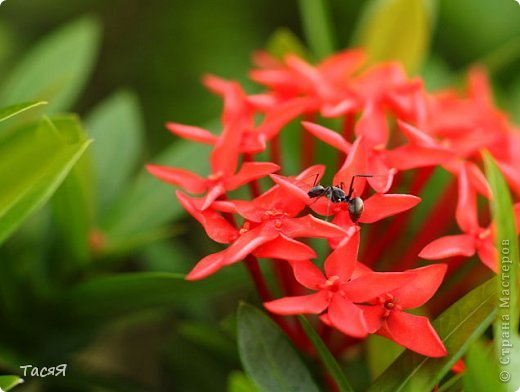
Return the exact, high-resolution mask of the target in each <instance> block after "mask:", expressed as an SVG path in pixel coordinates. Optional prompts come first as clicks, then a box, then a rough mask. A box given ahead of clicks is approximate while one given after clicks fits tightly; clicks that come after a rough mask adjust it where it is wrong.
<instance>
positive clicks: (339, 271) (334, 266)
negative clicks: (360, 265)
mask: <svg viewBox="0 0 520 392" xmlns="http://www.w3.org/2000/svg"><path fill="white" fill-rule="evenodd" d="M358 250H359V230H356V231H355V232H354V233H353V234H352V235H351V236H350V237H349V238H346V239H344V240H343V241H341V243H340V244H339V245H338V247H337V248H336V249H335V250H334V251H333V252H332V253H331V254H330V255H329V257H327V259H326V260H325V265H324V267H325V273H326V275H327V277H329V278H330V277H332V276H339V278H340V281H341V282H346V281H348V280H349V279H350V277H351V276H352V273H353V272H354V268H355V266H356V260H357V254H358Z"/></svg>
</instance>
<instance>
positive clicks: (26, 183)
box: [0, 119, 89, 243]
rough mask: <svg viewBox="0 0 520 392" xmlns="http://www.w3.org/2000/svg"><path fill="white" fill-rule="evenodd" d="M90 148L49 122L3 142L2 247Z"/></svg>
mask: <svg viewBox="0 0 520 392" xmlns="http://www.w3.org/2000/svg"><path fill="white" fill-rule="evenodd" d="M88 144H89V142H88V141H71V140H69V139H67V138H66V137H65V135H63V134H60V132H59V130H58V129H57V128H56V127H55V126H54V124H53V123H52V122H51V121H50V120H49V119H44V120H42V121H41V122H40V124H39V125H38V126H34V125H30V126H25V127H24V128H22V129H19V130H17V131H16V132H13V133H12V134H10V135H8V136H7V137H5V138H3V139H2V140H0V157H1V159H0V184H2V185H3V186H4V188H3V190H2V192H1V193H0V243H1V242H2V241H3V240H5V239H6V238H7V236H8V235H9V234H11V233H12V232H13V231H14V230H15V229H16V228H17V227H18V226H19V225H20V223H22V221H23V220H24V219H25V218H26V217H27V216H28V215H29V214H31V213H32V212H33V211H35V210H36V209H37V208H39V207H40V206H42V205H43V204H44V203H45V202H46V201H47V200H48V199H49V198H50V196H51V195H52V194H53V193H54V191H55V190H56V189H57V187H58V186H59V185H60V184H61V183H62V182H63V180H64V179H65V177H66V175H67V174H68V173H69V171H70V170H71V168H72V166H73V165H74V164H75V163H76V162H77V160H78V159H79V157H80V156H81V154H82V153H83V152H84V151H85V149H86V148H87V146H88Z"/></svg>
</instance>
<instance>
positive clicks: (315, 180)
mask: <svg viewBox="0 0 520 392" xmlns="http://www.w3.org/2000/svg"><path fill="white" fill-rule="evenodd" d="M319 175H320V173H316V178H314V184H312V186H313V187H315V186H316V184H317V183H318V176H319Z"/></svg>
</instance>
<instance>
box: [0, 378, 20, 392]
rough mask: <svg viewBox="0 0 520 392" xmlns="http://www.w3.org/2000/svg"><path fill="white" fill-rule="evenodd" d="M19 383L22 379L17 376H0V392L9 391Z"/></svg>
mask: <svg viewBox="0 0 520 392" xmlns="http://www.w3.org/2000/svg"><path fill="white" fill-rule="evenodd" d="M21 383H23V379H22V378H20V377H18V376H0V391H5V392H7V391H10V390H11V389H13V388H14V387H15V386H17V385H19V384H21Z"/></svg>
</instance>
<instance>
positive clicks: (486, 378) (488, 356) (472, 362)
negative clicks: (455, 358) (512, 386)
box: [463, 340, 506, 392]
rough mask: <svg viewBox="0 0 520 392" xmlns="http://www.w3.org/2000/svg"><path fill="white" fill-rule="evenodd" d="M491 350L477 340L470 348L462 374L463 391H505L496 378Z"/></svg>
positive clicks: (494, 361)
mask: <svg viewBox="0 0 520 392" xmlns="http://www.w3.org/2000/svg"><path fill="white" fill-rule="evenodd" d="M492 348H493V347H492V346H491V347H486V346H485V345H484V344H483V343H482V342H480V341H479V340H476V341H475V342H474V343H473V344H472V345H471V346H470V348H469V350H468V352H467V355H466V359H465V361H464V364H465V365H466V370H465V371H464V373H463V383H464V390H465V391H472V392H487V391H493V392H495V391H496V392H500V391H505V390H506V389H505V388H504V384H503V383H501V382H500V379H499V378H498V366H497V361H496V360H495V355H494V352H493V349H492Z"/></svg>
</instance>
